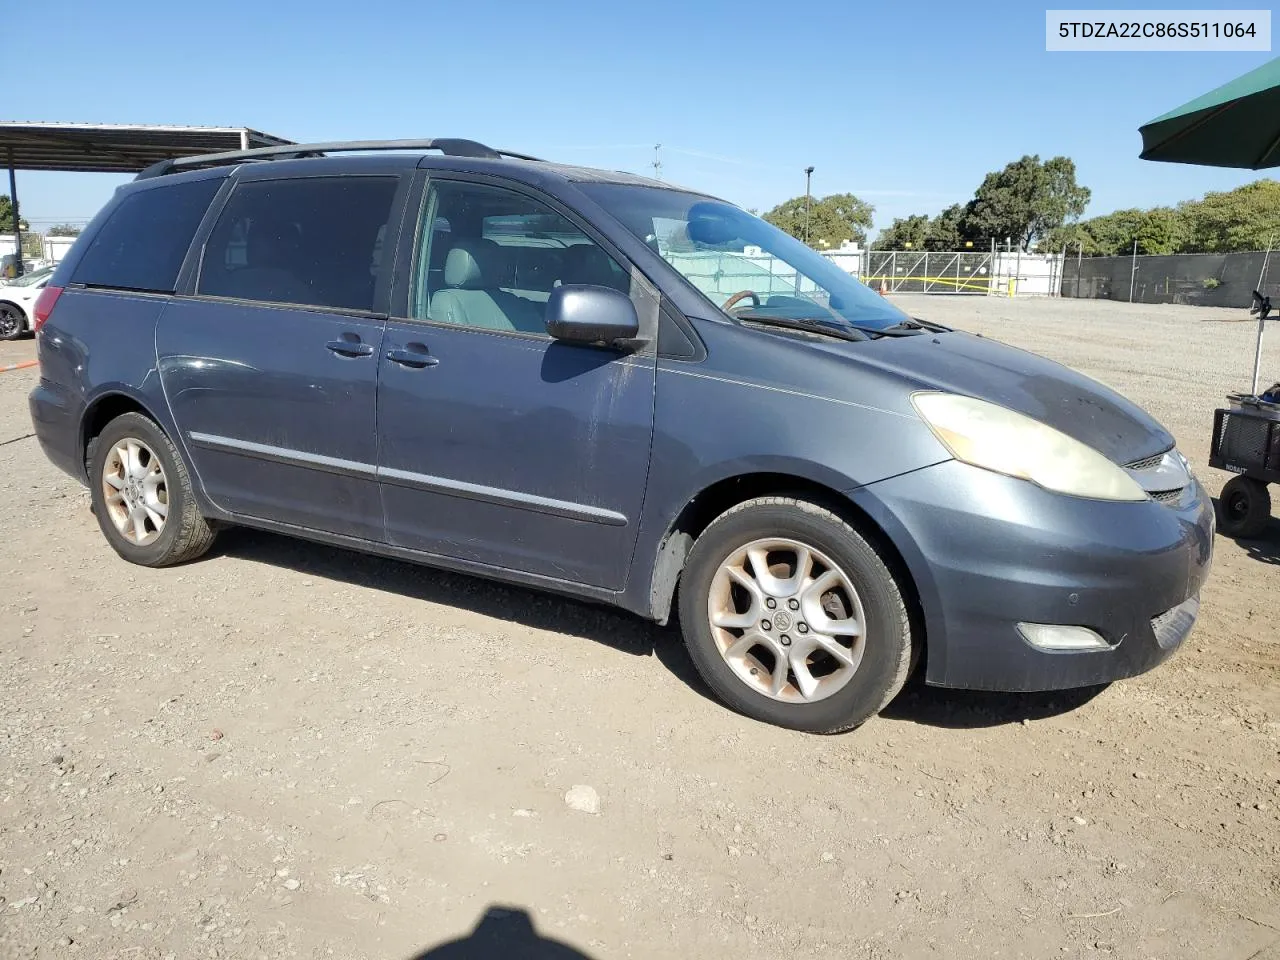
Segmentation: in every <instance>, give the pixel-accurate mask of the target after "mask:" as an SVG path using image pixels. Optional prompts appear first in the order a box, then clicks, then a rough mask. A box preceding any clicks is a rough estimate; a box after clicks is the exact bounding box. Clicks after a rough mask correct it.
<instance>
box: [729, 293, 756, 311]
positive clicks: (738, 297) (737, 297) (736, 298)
mask: <svg viewBox="0 0 1280 960" xmlns="http://www.w3.org/2000/svg"><path fill="white" fill-rule="evenodd" d="M747 297H750V298H751V306H752V307H753V308H755V309H757V310H758V309H759V308H760V295H759V294H758V293H756V292H755V291H754V290H739V291H738V292H737V293H735V294H734V295H733V296H732V297H730V298H729V299H728V300H726V301H725V302H724V306H723V307H721V308H720V309H722V310H730V309H732V308H733V307H736V306H737V305H738V304H739V303H741V302H742V301H743V300H745V299H747Z"/></svg>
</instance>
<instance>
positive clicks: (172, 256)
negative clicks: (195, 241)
mask: <svg viewBox="0 0 1280 960" xmlns="http://www.w3.org/2000/svg"><path fill="white" fill-rule="evenodd" d="M220 186H222V181H221V180H218V179H212V180H196V181H193V182H190V183H175V184H173V185H172V186H163V187H155V188H153V189H151V190H142V191H139V192H138V193H134V194H131V195H130V196H128V197H126V198H125V199H123V200H122V201H120V205H119V206H118V207H116V209H115V212H114V213H112V214H111V216H110V217H109V218H108V220H107V222H106V223H104V224H103V225H102V229H100V230H99V231H98V232H97V233H96V234H95V235H94V237H93V239H92V240H91V241H90V243H89V248H88V249H87V250H85V252H84V256H83V257H81V258H80V262H79V263H78V264H76V269H75V273H73V274H72V276H71V282H72V283H83V284H85V285H86V286H90V287H112V288H117V289H121V290H145V291H152V292H155V293H173V290H174V286H175V284H176V283H177V280H178V270H179V268H181V266H182V260H183V258H184V257H185V256H186V255H187V248H188V247H189V246H191V238H192V237H194V236H195V232H196V228H197V227H199V226H200V221H201V219H202V218H203V217H204V214H205V211H206V210H208V209H209V202H210V201H211V200H212V199H213V195H214V194H215V193H217V192H218V188H219V187H220Z"/></svg>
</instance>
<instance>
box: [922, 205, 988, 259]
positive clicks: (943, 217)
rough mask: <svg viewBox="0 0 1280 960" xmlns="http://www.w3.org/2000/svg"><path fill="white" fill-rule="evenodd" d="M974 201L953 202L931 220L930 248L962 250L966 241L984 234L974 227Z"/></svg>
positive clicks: (976, 238)
mask: <svg viewBox="0 0 1280 960" xmlns="http://www.w3.org/2000/svg"><path fill="white" fill-rule="evenodd" d="M972 206H973V201H972V200H970V201H969V202H968V203H967V204H959V203H953V204H952V205H951V206H949V207H947V209H945V210H943V211H942V212H941V213H940V214H938V215H937V216H936V217H934V218H933V219H932V220H930V221H929V237H928V241H927V242H928V245H929V249H930V250H962V249H964V245H965V241H967V240H978V239H980V238H981V236H982V234H981V233H979V232H978V231H976V230H975V229H974V228H973V211H972V210H971V207H972Z"/></svg>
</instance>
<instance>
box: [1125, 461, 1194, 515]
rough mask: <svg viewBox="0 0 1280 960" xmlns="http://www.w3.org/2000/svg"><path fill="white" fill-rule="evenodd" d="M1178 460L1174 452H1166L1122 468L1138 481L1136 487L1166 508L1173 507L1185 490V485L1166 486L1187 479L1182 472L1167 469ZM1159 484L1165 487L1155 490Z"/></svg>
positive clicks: (1127, 464)
mask: <svg viewBox="0 0 1280 960" xmlns="http://www.w3.org/2000/svg"><path fill="white" fill-rule="evenodd" d="M1179 460H1180V458H1179V457H1178V456H1177V455H1176V453H1175V452H1174V450H1166V451H1165V452H1164V453H1157V454H1155V455H1154V456H1150V457H1143V458H1142V459H1141V460H1134V461H1132V462H1130V463H1126V464H1125V465H1124V468H1125V469H1126V470H1128V471H1129V475H1130V476H1131V477H1133V479H1134V480H1136V481H1138V485H1139V486H1140V487H1142V489H1143V490H1145V491H1146V492H1147V496H1149V497H1150V498H1151V499H1152V500H1154V501H1155V502H1156V503H1163V504H1164V505H1165V506H1167V507H1173V506H1176V505H1177V504H1178V503H1179V502H1180V501H1181V500H1182V491H1183V490H1185V489H1186V488H1187V487H1186V484H1183V485H1182V486H1179V487H1171V486H1168V484H1169V483H1178V482H1179V480H1180V479H1183V478H1184V477H1188V475H1187V474H1186V473H1185V472H1184V471H1182V470H1173V471H1171V470H1170V469H1169V467H1170V466H1173V465H1174V464H1175V463H1176V462H1178V461H1179ZM1188 478H1189V477H1188ZM1161 483H1163V484H1165V486H1164V487H1163V488H1162V489H1157V487H1158V486H1159V485H1160V484H1161Z"/></svg>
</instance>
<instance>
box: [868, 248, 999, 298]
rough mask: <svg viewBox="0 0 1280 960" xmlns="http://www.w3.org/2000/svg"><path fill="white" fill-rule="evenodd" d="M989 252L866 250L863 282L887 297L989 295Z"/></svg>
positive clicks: (990, 271)
mask: <svg viewBox="0 0 1280 960" xmlns="http://www.w3.org/2000/svg"><path fill="white" fill-rule="evenodd" d="M992 272H993V271H992V263H991V254H990V253H989V252H973V253H968V252H953V253H945V252H944V253H936V252H932V251H923V250H922V251H918V252H917V251H912V250H906V251H903V250H870V251H868V252H867V269H866V270H865V271H863V274H864V275H863V280H864V281H865V282H866V283H868V284H870V285H871V286H873V287H879V286H880V285H881V283H882V282H883V283H884V285H885V287H886V288H887V289H888V290H889V292H890V293H943V292H946V293H982V294H987V293H991V292H993V288H992Z"/></svg>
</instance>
